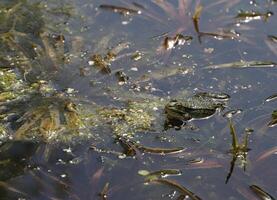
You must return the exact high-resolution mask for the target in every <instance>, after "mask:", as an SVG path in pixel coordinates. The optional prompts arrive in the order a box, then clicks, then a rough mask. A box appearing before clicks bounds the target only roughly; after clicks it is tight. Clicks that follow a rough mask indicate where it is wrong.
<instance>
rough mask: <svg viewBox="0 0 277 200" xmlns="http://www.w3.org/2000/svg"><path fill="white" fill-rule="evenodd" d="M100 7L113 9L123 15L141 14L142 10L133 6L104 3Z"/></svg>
mask: <svg viewBox="0 0 277 200" xmlns="http://www.w3.org/2000/svg"><path fill="white" fill-rule="evenodd" d="M99 8H100V9H103V10H108V11H112V12H115V13H119V14H121V15H124V16H127V15H132V14H141V11H140V10H136V9H132V8H126V7H121V6H114V5H106V4H102V5H100V6H99Z"/></svg>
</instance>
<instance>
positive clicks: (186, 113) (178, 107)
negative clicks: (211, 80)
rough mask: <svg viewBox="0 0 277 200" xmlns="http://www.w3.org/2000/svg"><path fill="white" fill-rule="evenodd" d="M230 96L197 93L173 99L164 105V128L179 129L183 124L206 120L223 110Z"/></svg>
mask: <svg viewBox="0 0 277 200" xmlns="http://www.w3.org/2000/svg"><path fill="white" fill-rule="evenodd" d="M229 98H230V96H229V95H227V94H224V93H210V92H199V93H196V94H195V95H193V96H192V97H188V98H185V99H178V100H177V99H173V100H171V101H170V102H168V103H167V104H166V105H165V114H166V122H165V127H172V125H173V126H175V127H179V128H180V127H181V126H182V125H183V124H184V122H187V121H191V120H197V119H207V118H209V117H211V116H213V115H214V114H215V113H216V112H217V111H218V110H223V109H224V108H225V107H226V105H227V101H228V100H229Z"/></svg>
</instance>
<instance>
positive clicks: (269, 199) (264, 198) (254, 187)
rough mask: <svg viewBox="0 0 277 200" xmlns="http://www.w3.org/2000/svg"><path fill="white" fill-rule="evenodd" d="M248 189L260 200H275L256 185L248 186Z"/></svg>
mask: <svg viewBox="0 0 277 200" xmlns="http://www.w3.org/2000/svg"><path fill="white" fill-rule="evenodd" d="M249 187H250V189H251V190H252V191H253V192H254V193H255V194H256V195H257V196H258V197H259V198H260V199H261V200H275V198H274V197H273V196H271V195H270V194H268V193H267V192H266V191H264V190H263V189H262V188H260V187H259V186H257V185H250V186H249Z"/></svg>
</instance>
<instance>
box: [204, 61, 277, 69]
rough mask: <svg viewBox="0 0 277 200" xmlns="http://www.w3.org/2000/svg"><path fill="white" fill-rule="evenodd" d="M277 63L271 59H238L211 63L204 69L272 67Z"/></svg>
mask: <svg viewBox="0 0 277 200" xmlns="http://www.w3.org/2000/svg"><path fill="white" fill-rule="evenodd" d="M276 66H277V63H275V62H271V61H238V62H231V63H223V64H218V65H210V66H207V67H204V68H203V69H225V68H270V67H276Z"/></svg>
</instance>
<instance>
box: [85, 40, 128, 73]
mask: <svg viewBox="0 0 277 200" xmlns="http://www.w3.org/2000/svg"><path fill="white" fill-rule="evenodd" d="M127 48H129V42H123V43H119V44H118V45H116V46H115V47H113V48H112V49H111V50H109V51H108V52H107V53H106V54H105V55H100V54H92V55H91V57H90V60H89V62H88V63H89V65H92V66H95V67H96V68H98V69H99V70H100V72H102V73H104V74H110V73H111V69H110V66H111V63H112V62H113V61H115V60H116V58H118V54H119V53H120V52H121V51H123V50H124V49H127Z"/></svg>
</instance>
